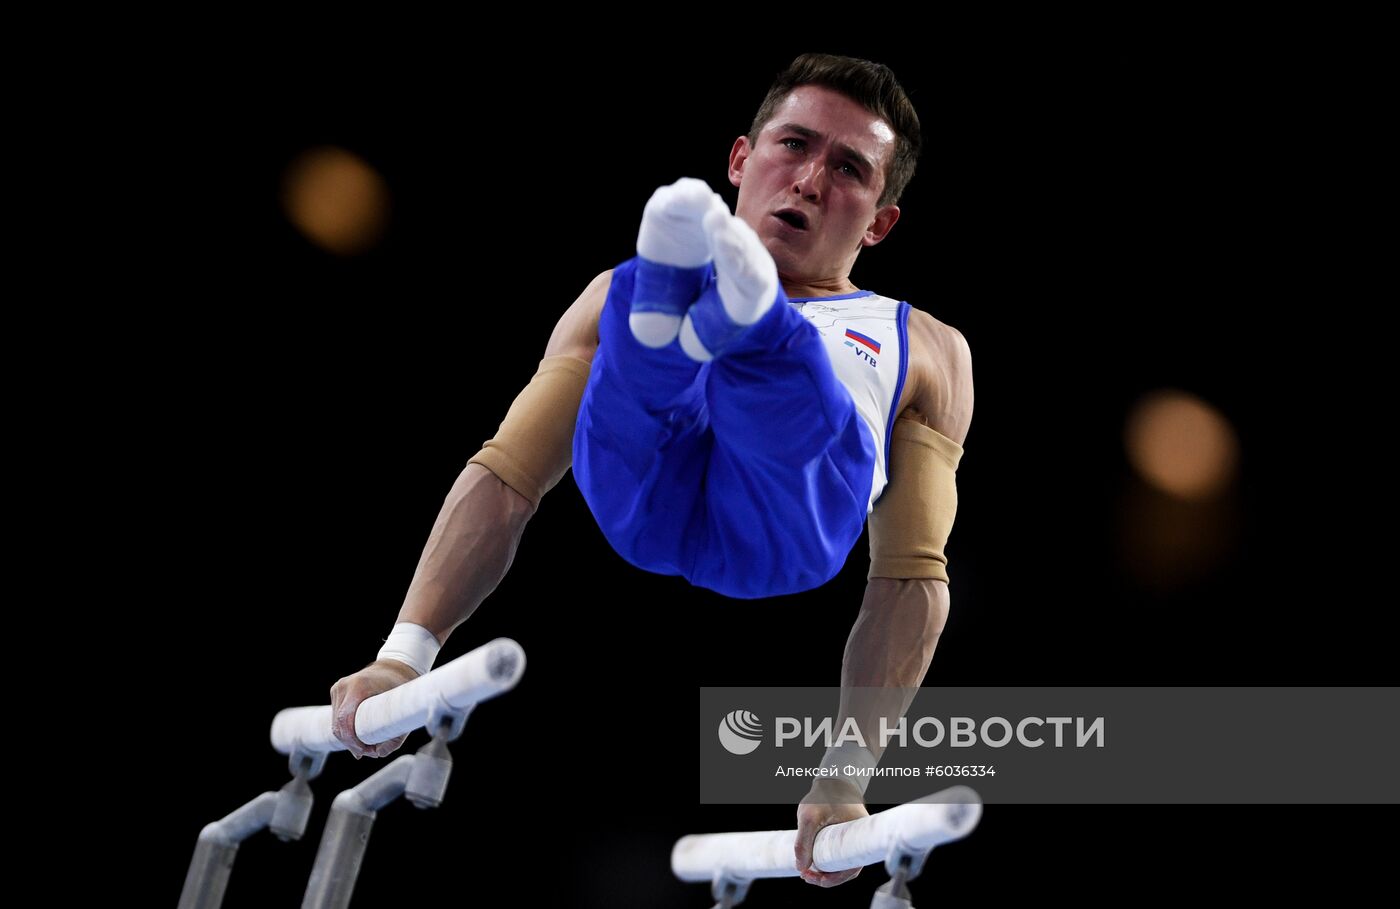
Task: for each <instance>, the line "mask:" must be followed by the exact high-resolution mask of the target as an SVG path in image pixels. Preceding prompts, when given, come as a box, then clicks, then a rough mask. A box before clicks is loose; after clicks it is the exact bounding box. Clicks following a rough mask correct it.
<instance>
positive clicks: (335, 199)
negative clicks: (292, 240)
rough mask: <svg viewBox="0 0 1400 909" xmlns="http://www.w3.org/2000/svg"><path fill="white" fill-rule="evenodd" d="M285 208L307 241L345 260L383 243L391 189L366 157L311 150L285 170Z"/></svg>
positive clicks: (338, 150)
mask: <svg viewBox="0 0 1400 909" xmlns="http://www.w3.org/2000/svg"><path fill="white" fill-rule="evenodd" d="M282 208H283V210H284V211H285V212H286V215H287V219H288V220H289V221H291V222H292V224H294V225H295V226H296V227H297V229H298V230H300V231H301V232H302V233H303V234H305V235H306V237H307V239H309V240H310V241H311V242H313V243H315V244H316V245H317V246H320V247H321V248H322V249H325V250H327V251H329V252H332V253H336V254H338V255H342V256H353V255H356V254H358V253H362V252H364V251H365V250H367V249H369V248H370V247H372V246H374V244H375V243H377V242H378V241H379V238H380V237H381V236H382V235H383V233H384V226H385V222H386V221H387V220H388V212H389V188H388V186H387V184H386V183H385V182H384V178H383V177H381V176H380V175H379V173H378V172H377V171H375V169H374V168H373V167H371V166H370V165H369V164H368V163H367V162H366V161H365V160H364V159H363V158H361V157H359V156H358V155H355V154H353V153H351V152H348V151H346V150H345V149H343V148H333V147H324V148H313V149H310V150H308V151H305V152H303V153H302V154H301V155H299V156H298V157H297V158H296V159H295V160H294V161H292V163H291V164H290V165H288V167H287V171H286V174H285V175H284V177H283V181H282Z"/></svg>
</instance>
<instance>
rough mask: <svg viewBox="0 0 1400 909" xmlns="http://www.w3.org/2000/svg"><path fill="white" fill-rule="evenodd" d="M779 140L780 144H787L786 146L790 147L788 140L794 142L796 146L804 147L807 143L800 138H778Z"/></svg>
mask: <svg viewBox="0 0 1400 909" xmlns="http://www.w3.org/2000/svg"><path fill="white" fill-rule="evenodd" d="M780 141H781V142H782V144H784V145H787V146H788V148H792V146H791V145H788V143H789V142H796V143H797V147H798V148H802V147H804V146H805V145H806V144H807V143H805V142H803V141H802V140H801V139H782V140H780Z"/></svg>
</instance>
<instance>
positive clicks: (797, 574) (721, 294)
mask: <svg viewBox="0 0 1400 909" xmlns="http://www.w3.org/2000/svg"><path fill="white" fill-rule="evenodd" d="M705 223H706V228H707V233H708V234H709V236H710V246H711V249H712V251H713V253H714V257H715V269H716V272H717V273H718V274H719V276H720V280H718V281H717V282H715V283H712V284H711V285H709V286H708V287H707V289H706V291H705V294H704V296H702V298H701V300H700V301H699V302H697V303H696V305H695V306H694V307H692V309H691V310H690V313H689V317H690V318H688V319H687V323H688V324H694V325H695V326H697V327H698V331H697V332H696V338H697V339H698V340H700V341H701V342H702V344H701V346H702V347H705V348H706V349H707V350H709V349H712V348H715V347H718V348H720V352H719V353H718V354H717V355H716V356H715V358H714V360H713V361H712V363H711V365H712V369H711V371H710V374H709V376H708V377H707V387H706V404H707V409H708V413H709V419H710V427H711V429H712V431H713V433H714V439H715V441H714V445H713V446H712V448H711V451H710V457H709V463H708V469H707V472H706V476H705V482H704V488H705V490H706V518H707V524H706V530H707V539H706V540H705V542H704V544H703V545H704V550H705V557H704V558H702V559H700V560H698V561H697V563H696V565H695V571H694V574H693V575H692V576H691V582H692V583H694V584H698V585H699V586H702V587H707V588H710V589H712V590H718V591H720V592H722V593H726V594H727V595H729V596H735V597H762V596H775V595H778V594H785V593H796V592H799V591H802V590H809V589H811V588H813V587H818V586H820V585H821V584H824V583H826V581H828V580H830V579H831V578H832V577H833V576H834V575H835V574H836V573H837V572H838V571H840V570H841V567H842V565H843V564H844V563H845V560H846V557H847V555H848V554H849V553H850V550H851V547H852V546H853V545H855V542H856V540H857V539H859V537H860V534H861V530H862V528H863V527H864V526H865V518H866V513H867V511H868V506H869V498H870V485H871V482H872V478H873V474H874V468H875V443H874V440H873V439H872V437H871V434H870V431H869V429H868V428H867V427H866V425H865V423H864V422H863V421H862V420H861V419H860V418H859V416H858V415H857V413H856V409H855V404H854V402H853V401H852V400H851V396H850V392H848V391H847V390H846V387H845V386H844V385H842V384H841V382H840V380H839V379H837V378H836V374H835V371H834V370H833V369H832V366H831V359H830V355H829V354H828V353H827V352H826V348H825V346H824V345H823V343H822V340H821V335H820V334H819V333H818V332H817V330H816V329H815V328H814V327H813V326H812V325H811V324H810V323H809V322H808V321H807V320H806V319H805V318H803V317H802V315H801V314H800V313H799V312H798V311H797V310H796V309H794V308H793V307H792V306H791V304H789V303H788V301H787V295H786V294H785V293H784V292H783V290H782V287H781V285H779V284H778V283H777V279H776V278H777V271H776V267H775V266H774V265H773V263H772V257H771V256H770V255H769V253H768V251H767V250H766V249H764V248H763V245H762V241H760V240H759V238H758V236H757V235H756V234H755V233H754V232H753V230H752V229H751V228H750V227H749V226H748V225H747V224H745V223H744V222H743V221H741V220H739V219H738V218H733V217H728V218H718V217H715V216H711V217H709V218H707V219H706V222H705ZM770 275H771V277H770ZM726 276H728V277H729V278H730V279H731V280H728V281H726V280H725V278H726ZM770 294H771V295H772V296H771V298H770V299H771V300H772V302H773V305H772V306H771V309H769V310H768V311H767V312H765V313H763V314H762V316H761V317H760V318H759V320H758V321H757V322H756V323H754V324H753V325H752V326H751V327H748V328H744V329H742V330H741V331H739V332H733V331H732V330H731V331H726V330H725V329H724V326H723V324H722V321H723V320H721V319H719V318H718V315H719V313H720V312H725V311H728V310H732V309H733V308H734V307H732V306H731V307H726V308H725V309H724V310H720V307H719V305H718V303H719V302H720V301H723V302H725V303H728V302H729V301H730V300H733V299H736V298H737V299H740V300H741V301H742V299H743V298H745V297H747V298H749V299H750V300H753V299H759V298H760V297H764V296H766V295H770ZM706 307H709V308H710V313H709V314H708V315H707V314H706V313H705V309H706ZM688 335H689V333H688V332H687V331H686V329H685V328H684V327H683V328H682V337H681V340H682V343H683V344H685V343H686V342H687V338H688Z"/></svg>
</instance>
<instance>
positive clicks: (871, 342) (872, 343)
mask: <svg viewBox="0 0 1400 909" xmlns="http://www.w3.org/2000/svg"><path fill="white" fill-rule="evenodd" d="M846 337H848V338H850V339H851V340H852V341H859V342H860V343H861V344H864V345H865V346H866V347H869V348H870V349H871V350H873V351H875V352H876V353H879V352H880V342H879V341H876V340H875V339H874V338H868V337H866V336H865V335H863V334H861V333H860V332H858V331H851V329H849V328H848V329H846Z"/></svg>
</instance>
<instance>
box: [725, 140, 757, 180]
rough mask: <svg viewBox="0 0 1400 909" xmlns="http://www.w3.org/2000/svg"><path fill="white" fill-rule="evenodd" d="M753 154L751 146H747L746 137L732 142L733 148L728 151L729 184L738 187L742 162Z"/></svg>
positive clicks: (741, 175) (741, 173)
mask: <svg viewBox="0 0 1400 909" xmlns="http://www.w3.org/2000/svg"><path fill="white" fill-rule="evenodd" d="M752 153H753V146H751V145H749V137H748V136H740V137H739V138H737V139H735V140H734V147H733V148H731V149H730V150H729V182H730V183H731V184H733V185H734V186H738V185H739V183H740V182H741V181H742V179H743V176H744V162H745V161H747V160H748V159H749V155H750V154H752Z"/></svg>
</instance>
